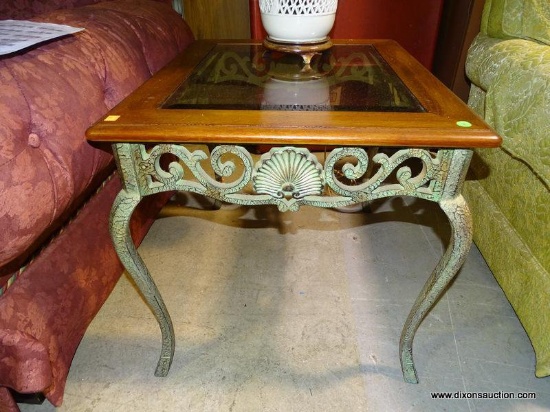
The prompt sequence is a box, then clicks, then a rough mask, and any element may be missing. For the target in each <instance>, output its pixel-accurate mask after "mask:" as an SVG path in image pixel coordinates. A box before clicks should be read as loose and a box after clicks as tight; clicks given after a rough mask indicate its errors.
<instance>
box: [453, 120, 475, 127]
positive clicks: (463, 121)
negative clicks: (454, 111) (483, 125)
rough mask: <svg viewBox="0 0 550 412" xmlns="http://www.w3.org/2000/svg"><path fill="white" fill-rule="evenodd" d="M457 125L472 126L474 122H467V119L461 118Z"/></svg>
mask: <svg viewBox="0 0 550 412" xmlns="http://www.w3.org/2000/svg"><path fill="white" fill-rule="evenodd" d="M456 125H457V126H459V127H472V123H470V122H467V121H466V120H459V121H458V122H456Z"/></svg>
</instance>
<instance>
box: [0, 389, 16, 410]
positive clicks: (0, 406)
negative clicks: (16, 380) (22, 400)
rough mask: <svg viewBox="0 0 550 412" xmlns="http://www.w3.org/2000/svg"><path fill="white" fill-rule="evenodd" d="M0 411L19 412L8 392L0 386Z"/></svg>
mask: <svg viewBox="0 0 550 412" xmlns="http://www.w3.org/2000/svg"><path fill="white" fill-rule="evenodd" d="M0 411H2V412H19V407H18V406H17V404H16V403H15V401H14V400H13V398H12V396H11V393H10V391H9V390H8V389H7V388H2V387H1V386H0Z"/></svg>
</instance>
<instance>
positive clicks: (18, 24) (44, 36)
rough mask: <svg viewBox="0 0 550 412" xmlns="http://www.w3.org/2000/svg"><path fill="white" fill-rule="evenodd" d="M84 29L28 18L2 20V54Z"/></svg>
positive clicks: (0, 52) (0, 33)
mask: <svg viewBox="0 0 550 412" xmlns="http://www.w3.org/2000/svg"><path fill="white" fill-rule="evenodd" d="M82 30H84V29H83V28H80V27H71V26H65V25H63V24H53V23H38V22H35V21H27V20H0V55H3V54H8V53H13V52H16V51H18V50H22V49H24V48H26V47H30V46H34V45H35V44H38V43H42V42H44V41H47V40H52V39H56V38H58V37H62V36H66V35H68V34H73V33H78V32H79V31H82Z"/></svg>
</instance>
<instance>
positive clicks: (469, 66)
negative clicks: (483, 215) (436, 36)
mask: <svg viewBox="0 0 550 412" xmlns="http://www.w3.org/2000/svg"><path fill="white" fill-rule="evenodd" d="M466 73H467V75H468V77H469V78H470V80H471V81H472V83H473V85H474V86H476V87H477V88H478V89H474V92H473V93H472V94H471V96H470V102H469V104H470V105H471V106H472V107H474V108H478V110H483V112H480V113H479V114H480V115H481V116H483V117H484V118H485V120H486V121H487V122H488V123H489V124H490V125H491V126H492V127H493V128H494V129H495V130H496V131H497V133H498V134H499V135H501V136H502V137H503V144H502V147H503V149H504V150H506V151H508V152H509V153H511V154H512V155H513V156H514V157H516V158H519V159H521V160H522V161H524V162H525V163H527V164H528V165H529V166H530V167H531V168H532V169H533V171H534V172H535V173H536V174H537V175H538V177H539V178H540V179H542V180H543V181H544V182H546V184H547V185H549V186H550V145H549V144H548V141H549V138H550V137H549V135H548V119H549V118H550V46H547V45H544V44H540V43H536V42H533V41H529V40H523V39H512V40H503V39H495V38H491V37H488V36H487V35H484V34H480V35H478V36H477V37H476V39H475V40H474V42H473V44H472V46H471V47H470V50H469V52H468V58H467V60H466ZM480 90H481V91H483V92H484V93H480ZM480 99H483V101H480Z"/></svg>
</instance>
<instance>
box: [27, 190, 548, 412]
mask: <svg viewBox="0 0 550 412" xmlns="http://www.w3.org/2000/svg"><path fill="white" fill-rule="evenodd" d="M188 200H189V201H191V200H192V199H185V198H184V199H180V203H181V202H184V203H185V202H186V201H188ZM406 206H409V207H406ZM182 215H185V217H184V216H182ZM448 237H449V228H448V224H447V221H446V218H445V217H444V215H443V214H442V213H441V212H440V211H439V209H438V208H437V206H436V205H432V204H430V203H428V202H424V201H420V200H415V199H408V198H397V199H393V200H385V201H381V202H377V203H374V204H373V205H372V211H371V212H369V213H340V212H337V211H333V210H319V209H312V208H302V210H301V211H300V212H298V213H284V214H281V213H279V212H278V211H277V210H276V209H275V208H256V209H252V208H244V207H234V206H224V207H222V210H220V211H208V210H197V209H191V208H181V207H177V206H170V207H168V208H166V209H165V211H164V218H162V219H159V220H158V221H157V222H155V224H154V226H153V228H152V229H151V231H150V233H149V234H148V236H147V238H146V239H145V241H144V242H143V244H142V246H141V247H140V253H141V254H142V256H143V258H144V260H145V262H146V263H147V264H148V266H149V269H150V271H151V273H152V275H153V277H154V279H155V281H156V283H157V285H158V287H159V289H160V291H161V293H162V295H163V297H164V300H165V302H166V304H167V306H168V309H169V310H170V312H171V316H172V320H173V322H174V326H175V331H176V339H177V343H176V354H175V359H174V362H173V364H172V369H171V371H170V374H169V376H168V377H166V378H156V377H154V376H153V371H154V367H155V365H156V361H157V357H158V355H159V351H160V333H159V330H158V327H157V324H156V322H155V320H154V318H153V316H152V315H151V313H150V312H149V310H148V308H147V307H146V306H145V305H144V303H143V301H142V300H141V299H140V298H139V297H138V295H137V294H136V291H135V290H134V288H133V286H132V284H131V282H130V281H129V280H128V278H127V277H124V276H123V277H122V279H121V280H120V282H119V284H118V285H117V287H116V289H115V291H114V292H113V294H112V295H111V297H110V298H109V300H108V301H107V302H106V304H105V306H104V307H103V308H102V310H101V312H100V313H99V314H98V316H97V317H96V319H95V320H94V322H93V323H92V325H91V326H90V328H89V330H88V332H87V334H86V336H85V337H84V339H83V341H82V343H81V345H80V347H79V349H78V352H77V354H76V356H75V359H74V362H73V364H72V368H71V372H70V375H69V380H68V383H67V387H66V392H65V400H64V403H63V406H62V407H61V408H59V409H58V410H59V411H67V412H84V411H86V412H87V411H109V412H116V411H124V412H127V411H132V412H140V411H148V412H149V411H233V412H237V411H285V412H287V411H367V410H368V411H443V410H447V411H494V410H499V411H545V410H549V409H550V379H549V378H546V379H537V378H535V376H534V362H535V359H534V353H533V349H532V347H531V345H530V343H529V340H528V338H527V336H526V334H525V332H524V330H523V328H522V327H521V324H520V323H519V321H518V319H517V317H516V316H515V314H514V311H513V310H512V308H511V306H510V304H509V303H508V301H507V300H506V298H505V296H504V294H503V292H502V290H501V289H500V288H499V286H498V285H497V283H496V281H495V279H494V278H493V276H492V274H491V272H490V270H489V269H488V267H487V266H486V264H485V262H484V260H483V258H482V256H481V255H480V253H479V251H478V250H477V249H476V248H475V247H474V248H473V249H472V251H471V253H470V255H469V257H468V260H467V262H466V264H465V265H464V267H463V269H462V270H461V272H460V274H459V276H458V277H457V279H456V281H455V282H454V284H453V285H451V287H450V289H449V290H448V292H447V293H446V294H445V295H444V296H443V298H442V299H441V300H440V301H439V302H438V304H437V306H436V307H435V308H434V310H433V311H432V312H431V313H430V314H429V315H428V317H427V318H426V319H425V321H424V322H423V324H422V325H421V326H420V329H419V330H418V333H417V335H416V339H415V346H414V354H415V362H416V367H417V371H418V375H419V379H420V383H419V384H418V385H411V384H406V383H404V382H403V380H402V377H401V371H400V366H399V359H398V342H399V336H400V333H401V328H402V326H403V323H404V321H405V318H406V316H407V314H408V311H409V309H410V308H411V306H412V304H413V301H414V299H415V298H416V295H417V294H418V293H419V291H420V289H421V287H422V285H423V283H424V281H425V280H426V279H427V277H428V275H429V273H430V272H431V270H432V269H433V267H434V266H435V265H436V263H437V261H438V259H439V257H440V256H441V254H442V252H443V249H444V245H445V243H446V242H447V239H448ZM435 391H437V392H439V391H448V392H452V393H456V392H467V391H473V392H498V391H503V392H512V393H514V394H518V393H519V392H535V393H536V399H534V400H472V399H459V400H434V399H432V398H431V393H432V392H435ZM21 410H22V411H23V412H42V411H53V410H55V408H53V407H52V406H51V405H50V404H49V403H48V402H47V401H46V402H45V403H44V404H43V405H39V406H33V405H21Z"/></svg>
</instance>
